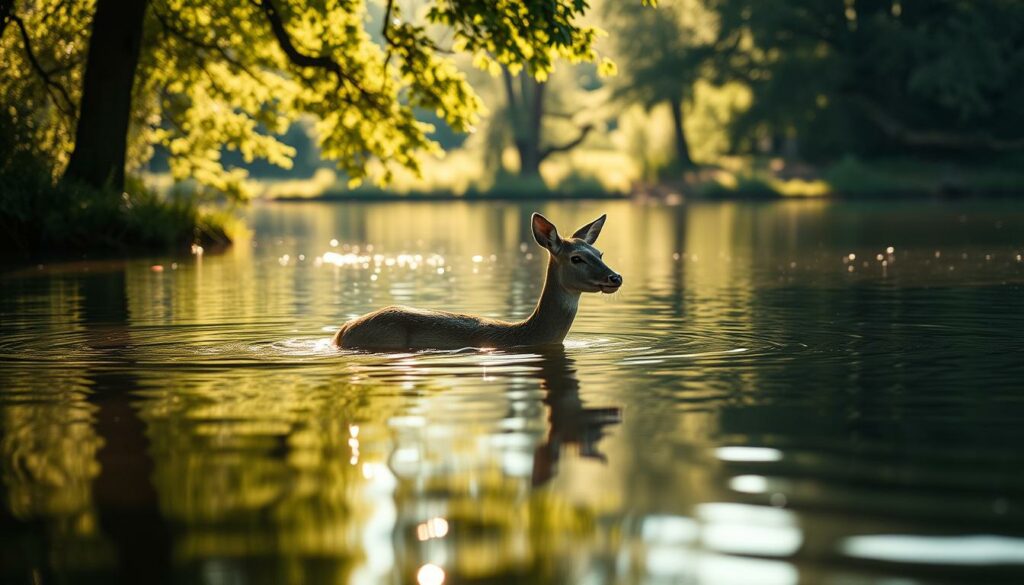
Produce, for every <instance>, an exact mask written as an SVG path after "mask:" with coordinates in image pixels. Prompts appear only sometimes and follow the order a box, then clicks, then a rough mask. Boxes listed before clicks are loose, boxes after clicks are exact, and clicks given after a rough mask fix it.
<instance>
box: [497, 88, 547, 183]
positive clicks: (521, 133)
mask: <svg viewBox="0 0 1024 585" xmlns="http://www.w3.org/2000/svg"><path fill="white" fill-rule="evenodd" d="M504 75H505V93H506V94H507V98H508V114H509V122H510V124H511V125H512V141H513V142H514V143H515V147H516V152H517V153H518V154H519V176H520V177H539V176H540V163H541V158H542V155H541V149H540V141H541V122H542V121H543V119H544V85H545V84H544V83H540V82H537V81H536V80H534V79H533V78H532V77H530V76H529V75H528V74H526V73H520V74H519V88H518V89H519V95H518V97H517V96H516V86H515V84H514V83H513V81H514V80H513V78H512V76H511V75H510V74H509V73H508V71H505V74H504Z"/></svg>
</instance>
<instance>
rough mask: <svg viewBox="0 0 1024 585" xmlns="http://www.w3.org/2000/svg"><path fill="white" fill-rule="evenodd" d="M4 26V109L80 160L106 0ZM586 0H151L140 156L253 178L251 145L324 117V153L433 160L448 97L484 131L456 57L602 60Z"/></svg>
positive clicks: (233, 187)
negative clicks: (82, 107) (436, 125)
mask: <svg viewBox="0 0 1024 585" xmlns="http://www.w3.org/2000/svg"><path fill="white" fill-rule="evenodd" d="M13 8H14V9H13V18H12V19H10V20H8V19H4V21H3V22H4V26H3V29H2V30H0V35H2V36H0V53H2V54H3V55H4V59H2V61H0V76H3V78H4V79H6V80H8V81H6V82H5V83H4V84H3V85H2V87H0V100H2V106H3V109H4V111H3V112H2V114H3V115H4V120H3V124H5V125H10V126H11V127H13V128H16V129H17V130H18V132H20V133H21V134H23V135H24V136H25V138H26V140H25V141H21V140H17V141H12V142H15V143H16V144H20V145H22V146H19V148H22V149H23V150H34V151H35V154H38V155H42V156H45V157H48V158H51V159H52V160H55V161H56V162H57V164H56V166H55V169H54V173H59V172H60V167H61V166H63V164H64V163H66V160H67V157H68V154H69V153H70V150H71V148H72V146H73V144H72V140H73V128H74V117H75V115H76V112H77V104H78V100H79V98H80V89H81V79H82V75H83V69H84V63H85V56H86V50H87V45H88V35H89V24H90V21H91V16H92V14H93V12H94V10H95V1H94V0H78V1H76V2H66V1H64V0H34V1H28V0H23V1H20V2H15V4H14V7H13ZM588 8H589V6H588V4H587V2H586V1H584V0H528V1H525V2H520V1H511V0H498V1H494V2H490V1H488V2H480V1H474V0H433V1H428V2H422V3H420V4H418V5H417V6H416V8H414V9H411V10H409V13H408V14H406V13H405V12H404V11H403V10H401V9H400V7H399V6H398V5H396V4H395V3H394V2H393V0H388V1H387V2H386V4H381V3H370V4H368V3H367V2H366V0H219V1H209V0H149V6H148V10H147V13H146V21H145V30H144V36H143V39H144V41H143V50H142V56H141V59H140V63H139V69H138V72H137V74H136V78H135V87H134V91H133V112H132V119H133V121H132V124H131V131H130V140H129V145H130V146H129V167H134V168H138V167H139V166H141V165H142V164H143V163H145V161H147V160H148V159H149V158H150V156H151V155H152V152H153V147H154V146H156V145H162V146H163V147H165V148H166V149H167V150H168V152H169V153H170V155H171V158H170V167H171V172H172V174H173V176H174V177H175V178H177V179H184V178H192V179H195V180H197V181H199V182H200V183H202V184H204V185H208V186H211V187H213V188H215V189H218V190H221V191H227V192H240V191H241V189H242V186H243V184H244V180H245V178H246V173H245V171H244V170H242V169H227V168H225V166H224V165H223V164H222V161H221V153H222V151H223V149H228V150H234V151H237V152H239V153H240V154H241V155H242V156H243V158H244V159H245V160H246V161H252V160H254V159H257V158H261V159H266V160H268V161H270V162H272V163H274V164H276V165H280V166H282V167H285V168H287V167H289V166H290V165H291V158H292V156H294V154H295V153H294V150H293V149H292V148H291V147H289V146H287V145H286V144H284V143H282V142H281V141H280V140H278V138H277V136H278V135H280V134H281V133H283V132H284V131H285V130H286V129H287V127H288V126H289V125H290V124H291V123H293V122H295V121H297V120H299V119H300V118H303V117H311V118H312V119H314V120H315V127H316V135H317V139H318V141H319V146H320V147H321V149H322V153H323V156H324V157H326V158H329V159H333V160H335V161H337V163H338V166H339V168H340V169H341V170H342V171H344V172H345V173H346V174H347V175H348V177H350V179H351V180H353V181H359V180H362V179H363V178H365V177H366V176H367V173H368V168H369V163H370V162H371V161H374V160H376V161H380V162H381V163H382V164H381V169H382V170H381V172H380V174H379V176H378V177H377V178H378V179H379V180H381V181H382V182H384V181H387V180H388V179H389V178H390V176H391V172H392V170H393V168H394V166H395V165H399V166H404V167H407V168H411V169H413V170H418V168H419V162H418V157H419V155H420V154H421V153H425V152H426V153H437V152H439V150H440V149H439V147H438V146H437V145H436V144H435V143H434V142H433V141H432V140H431V139H430V138H429V133H430V132H431V131H432V127H431V126H430V125H428V124H425V123H423V122H421V121H418V120H417V119H416V116H415V112H416V111H418V110H427V111H435V112H436V113H437V115H438V117H440V118H441V119H442V120H444V121H445V123H447V124H448V125H450V126H451V127H452V128H453V129H454V130H456V131H460V132H467V131H472V130H473V128H474V125H475V124H476V123H477V122H478V118H479V115H480V113H481V112H482V110H483V104H482V103H481V100H480V99H479V98H478V97H477V95H476V94H475V93H474V91H473V89H472V88H471V87H470V86H469V84H468V83H467V81H466V78H465V76H464V75H463V74H462V73H461V72H460V71H459V69H458V68H457V67H456V63H455V57H456V55H457V54H459V53H463V54H468V55H470V56H471V57H472V60H473V62H474V64H476V65H477V66H479V67H483V68H487V69H489V70H492V71H496V70H497V68H499V67H500V66H501V65H505V66H508V67H510V68H513V69H525V70H526V71H528V72H529V73H531V74H532V75H534V76H536V77H538V78H541V79H542V78H544V77H545V76H547V75H548V74H549V73H550V72H551V70H552V68H553V67H554V63H555V61H556V60H557V59H559V58H562V59H567V60H570V61H573V62H578V61H587V60H595V59H596V58H597V54H596V52H595V50H594V48H593V45H594V42H595V39H596V38H597V36H598V33H599V31H598V30H597V29H596V28H594V27H591V26H586V25H584V24H582V23H581V18H582V17H583V15H584V14H585V12H586V11H587V10H588Z"/></svg>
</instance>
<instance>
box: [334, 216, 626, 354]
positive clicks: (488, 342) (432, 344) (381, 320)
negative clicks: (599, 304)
mask: <svg viewBox="0 0 1024 585" xmlns="http://www.w3.org/2000/svg"><path fill="white" fill-rule="evenodd" d="M606 217H607V216H606V215H601V217H599V218H597V219H595V220H594V221H592V222H590V223H588V224H586V225H584V226H583V227H581V228H580V229H578V230H576V231H575V232H574V233H573V234H572V237H570V238H568V239H564V238H562V237H561V236H560V235H559V234H558V229H557V228H555V224H553V223H551V222H550V221H548V219H547V218H546V217H544V216H543V215H541V214H539V213H534V214H533V215H532V216H531V219H530V224H531V228H532V230H533V237H534V239H535V240H537V243H538V244H540V246H541V247H542V248H544V249H545V250H547V252H548V265H547V272H546V275H545V279H544V287H543V289H542V292H541V295H540V299H539V300H538V301H537V305H536V307H535V308H534V310H533V313H531V314H530V316H529V317H527V318H526V319H524V320H522V321H501V320H497V319H488V318H486V317H478V316H475V315H467V314H463V313H452V312H448V311H434V310H425V309H416V308H412V307H404V306H390V307H384V308H383V309H378V310H376V311H373V312H372V313H367V314H366V315H363V316H361V317H356V318H355V319H352V320H350V321H348V322H346V323H345V324H343V325H342V326H341V328H340V329H339V330H338V332H337V333H335V335H334V337H333V339H332V344H333V345H334V346H335V347H338V348H344V349H362V350H456V349H464V348H491V349H502V348H512V347H521V346H561V345H562V342H563V341H564V340H565V336H566V335H568V333H569V328H570V327H572V322H573V320H574V319H575V318H576V311H577V309H578V308H579V302H580V295H581V294H582V293H604V294H612V293H614V292H616V291H618V290H619V288H620V287H621V286H622V276H621V275H619V274H618V273H616V272H615V271H614V270H612V269H611V268H609V267H608V265H606V264H605V263H604V260H603V259H602V257H603V253H602V252H601V251H600V250H598V249H597V248H595V247H594V243H595V242H596V241H597V238H598V236H600V235H601V229H602V228H603V227H604V222H605V219H606Z"/></svg>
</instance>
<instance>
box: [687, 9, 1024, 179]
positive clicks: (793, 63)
mask: <svg viewBox="0 0 1024 585" xmlns="http://www.w3.org/2000/svg"><path fill="white" fill-rule="evenodd" d="M706 1H707V4H708V6H709V8H711V9H712V10H714V11H715V12H716V13H718V15H719V17H720V19H721V34H720V38H719V42H718V49H719V56H720V60H719V64H718V68H717V72H718V75H719V78H720V79H738V80H741V81H743V82H745V83H747V84H749V86H750V88H751V90H752V91H753V105H752V107H751V108H750V109H749V110H748V111H747V112H746V114H745V115H744V116H742V117H741V118H739V119H738V120H737V123H736V124H735V125H734V126H733V135H734V139H735V141H736V144H737V145H738V146H739V147H740V148H741V149H745V150H748V151H752V150H756V149H757V148H758V147H759V145H760V144H763V143H765V142H766V141H767V142H774V143H775V145H776V146H775V148H777V147H778V144H780V143H781V141H783V140H787V139H788V140H796V141H797V142H798V144H799V146H800V151H801V153H803V154H805V155H807V156H812V157H814V158H818V159H825V158H833V157H837V156H841V155H843V154H845V153H850V152H853V153H865V154H874V155H877V154H884V153H894V152H905V151H906V150H908V149H913V150H915V151H917V152H922V153H961V154H962V153H965V152H978V151H998V150H1021V149H1024V110H1022V109H1021V108H1020V106H1019V105H1020V103H1022V102H1024V83H1022V82H1021V79H1022V78H1024V43H1022V42H1021V39H1024V3H1021V2H1017V1H1014V0H982V1H978V2H962V1H959V0H936V1H934V2H927V3H911V2H902V1H900V0H891V1H890V0H886V1H870V2H852V1H848V2H820V1H818V0H706Z"/></svg>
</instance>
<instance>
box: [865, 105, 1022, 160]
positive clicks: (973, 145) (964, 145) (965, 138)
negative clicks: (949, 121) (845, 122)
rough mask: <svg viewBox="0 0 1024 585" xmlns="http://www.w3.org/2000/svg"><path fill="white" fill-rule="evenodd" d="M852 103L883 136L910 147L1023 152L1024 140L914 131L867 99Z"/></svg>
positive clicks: (938, 131)
mask: <svg viewBox="0 0 1024 585" xmlns="http://www.w3.org/2000/svg"><path fill="white" fill-rule="evenodd" d="M853 100H854V102H855V103H857V104H858V105H860V107H861V108H862V109H863V111H864V113H865V114H866V115H867V116H868V118H869V119H870V120H871V121H872V122H874V123H875V125H877V126H878V128H879V129H880V130H881V131H882V132H883V133H884V134H885V135H886V136H888V137H890V138H893V139H895V140H898V141H900V142H902V143H904V144H908V145H911V146H925V147H933V148H949V149H954V150H969V149H983V150H989V151H995V152H1000V151H1009V150H1019V149H1021V148H1024V138H1013V139H1003V138H996V137H994V136H992V135H990V134H985V133H976V134H960V133H957V132H943V131H941V130H915V129H913V128H908V127H907V126H906V124H904V123H903V122H901V121H900V120H899V119H898V118H896V117H895V116H893V115H891V114H889V113H888V112H887V111H886V110H885V108H883V107H881V106H879V105H878V104H877V103H875V102H873V101H872V100H870V99H868V98H865V97H863V96H853Z"/></svg>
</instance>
